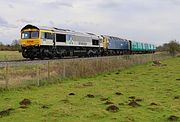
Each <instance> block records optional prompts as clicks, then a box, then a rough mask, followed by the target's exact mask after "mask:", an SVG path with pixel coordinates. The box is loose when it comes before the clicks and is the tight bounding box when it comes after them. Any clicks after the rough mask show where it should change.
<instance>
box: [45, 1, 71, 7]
mask: <svg viewBox="0 0 180 122" xmlns="http://www.w3.org/2000/svg"><path fill="white" fill-rule="evenodd" d="M45 5H46V6H50V7H52V8H59V7H61V6H64V7H73V2H71V1H70V2H69V1H54V2H48V3H45Z"/></svg>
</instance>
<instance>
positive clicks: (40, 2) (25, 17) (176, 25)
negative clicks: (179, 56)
mask: <svg viewBox="0 0 180 122" xmlns="http://www.w3.org/2000/svg"><path fill="white" fill-rule="evenodd" d="M0 8H1V9H0V41H1V42H3V43H11V41H12V40H13V39H19V38H20V29H21V28H22V27H23V26H25V25H26V24H34V25H41V26H50V27H52V26H53V27H59V28H67V29H72V30H76V31H80V32H93V33H96V34H108V35H113V36H118V37H121V38H126V39H131V40H135V41H141V42H149V43H155V44H156V45H160V44H163V43H166V42H168V41H170V40H172V39H176V40H180V0H1V1H0Z"/></svg>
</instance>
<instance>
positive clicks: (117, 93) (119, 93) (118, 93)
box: [115, 92, 123, 96]
mask: <svg viewBox="0 0 180 122" xmlns="http://www.w3.org/2000/svg"><path fill="white" fill-rule="evenodd" d="M115 94H116V95H119V96H120V95H123V94H122V93H121V92H116V93H115Z"/></svg>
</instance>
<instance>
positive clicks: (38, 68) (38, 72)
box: [36, 65, 40, 86]
mask: <svg viewBox="0 0 180 122" xmlns="http://www.w3.org/2000/svg"><path fill="white" fill-rule="evenodd" d="M36 70H37V71H36V73H37V78H38V79H37V86H39V85H40V83H39V82H40V67H38V65H37V67H36Z"/></svg>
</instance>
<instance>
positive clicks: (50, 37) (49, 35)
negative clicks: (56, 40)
mask: <svg viewBox="0 0 180 122" xmlns="http://www.w3.org/2000/svg"><path fill="white" fill-rule="evenodd" d="M41 38H42V39H51V40H52V39H53V34H52V33H44V32H43V33H42V34H41Z"/></svg>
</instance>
